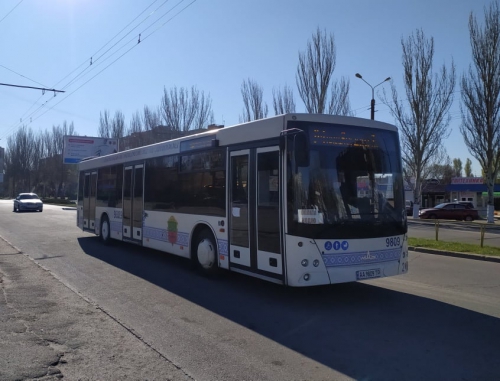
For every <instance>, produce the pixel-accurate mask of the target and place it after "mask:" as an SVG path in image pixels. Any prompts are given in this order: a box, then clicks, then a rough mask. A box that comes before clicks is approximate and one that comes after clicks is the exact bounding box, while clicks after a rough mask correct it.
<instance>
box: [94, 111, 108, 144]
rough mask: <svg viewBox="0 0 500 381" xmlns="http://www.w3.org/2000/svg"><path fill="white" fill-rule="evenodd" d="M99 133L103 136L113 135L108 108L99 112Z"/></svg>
mask: <svg viewBox="0 0 500 381" xmlns="http://www.w3.org/2000/svg"><path fill="white" fill-rule="evenodd" d="M97 133H98V134H99V136H100V137H101V138H110V137H111V120H110V116H109V111H108V110H104V112H101V113H99V127H98V130H97Z"/></svg>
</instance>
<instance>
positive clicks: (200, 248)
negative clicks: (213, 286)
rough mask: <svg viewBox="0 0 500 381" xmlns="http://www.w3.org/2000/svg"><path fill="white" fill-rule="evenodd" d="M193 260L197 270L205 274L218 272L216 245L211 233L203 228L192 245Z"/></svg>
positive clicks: (211, 274)
mask: <svg viewBox="0 0 500 381" xmlns="http://www.w3.org/2000/svg"><path fill="white" fill-rule="evenodd" d="M194 250H195V252H194V253H193V254H194V258H193V260H194V262H195V265H196V267H197V269H198V270H199V271H201V273H203V274H205V275H210V276H213V275H217V274H218V273H219V266H218V259H217V256H218V254H217V246H216V244H215V238H214V236H213V234H212V233H211V232H210V231H209V230H207V229H203V230H202V231H201V232H200V233H199V234H198V236H197V238H196V241H195V245H194Z"/></svg>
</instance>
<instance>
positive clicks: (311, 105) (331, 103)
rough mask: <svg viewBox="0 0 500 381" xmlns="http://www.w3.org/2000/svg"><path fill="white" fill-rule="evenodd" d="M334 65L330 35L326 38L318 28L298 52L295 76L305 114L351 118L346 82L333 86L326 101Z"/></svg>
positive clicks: (334, 59) (333, 39) (334, 52)
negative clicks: (333, 114)
mask: <svg viewBox="0 0 500 381" xmlns="http://www.w3.org/2000/svg"><path fill="white" fill-rule="evenodd" d="M336 62H337V52H336V47H335V38H334V35H333V33H330V34H329V35H327V33H326V31H323V32H322V31H321V30H320V29H319V28H318V29H317V30H316V32H315V33H314V34H313V35H312V39H311V40H310V41H308V43H307V48H306V51H305V52H299V63H298V65H297V72H296V74H295V80H296V83H297V88H298V90H299V95H300V97H301V98H302V101H303V102H304V104H305V106H306V110H307V112H308V113H319V114H323V113H325V112H328V113H335V114H341V115H349V114H351V111H350V104H349V80H348V79H342V80H341V82H340V83H338V82H334V83H333V85H332V86H331V89H330V100H328V95H329V94H328V93H329V91H328V89H329V88H330V83H331V80H332V75H333V72H334V71H335V65H336Z"/></svg>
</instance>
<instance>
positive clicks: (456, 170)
mask: <svg viewBox="0 0 500 381" xmlns="http://www.w3.org/2000/svg"><path fill="white" fill-rule="evenodd" d="M453 176H454V177H462V160H460V159H453Z"/></svg>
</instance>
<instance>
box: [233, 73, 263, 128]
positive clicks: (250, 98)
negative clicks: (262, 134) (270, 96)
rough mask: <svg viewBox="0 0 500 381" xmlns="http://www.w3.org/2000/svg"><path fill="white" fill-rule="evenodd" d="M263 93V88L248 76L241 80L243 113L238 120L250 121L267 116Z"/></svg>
mask: <svg viewBox="0 0 500 381" xmlns="http://www.w3.org/2000/svg"><path fill="white" fill-rule="evenodd" d="M263 94H264V90H263V89H262V87H261V86H260V85H259V84H258V83H257V82H256V81H254V80H253V79H250V78H248V79H247V80H244V81H243V83H242V84H241V96H242V97H243V115H240V122H250V121H252V120H258V119H263V118H265V117H267V113H268V107H267V104H266V103H265V102H264V100H263Z"/></svg>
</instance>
